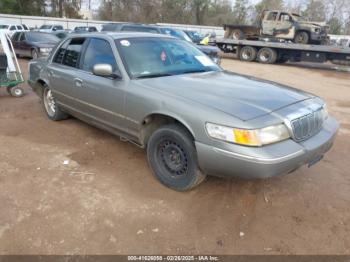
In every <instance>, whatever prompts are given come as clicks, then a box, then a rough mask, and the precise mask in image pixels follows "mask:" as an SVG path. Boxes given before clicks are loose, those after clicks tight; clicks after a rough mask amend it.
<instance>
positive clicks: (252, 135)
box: [206, 123, 290, 146]
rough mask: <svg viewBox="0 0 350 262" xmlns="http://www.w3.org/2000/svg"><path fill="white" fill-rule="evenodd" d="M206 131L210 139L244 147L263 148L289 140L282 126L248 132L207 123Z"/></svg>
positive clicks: (284, 127)
mask: <svg viewBox="0 0 350 262" xmlns="http://www.w3.org/2000/svg"><path fill="white" fill-rule="evenodd" d="M206 130H207V132H208V135H209V136H210V137H212V138H216V139H219V140H223V141H226V142H230V143H235V144H240V145H245V146H263V145H268V144H272V143H276V142H279V141H282V140H286V139H288V138H290V134H289V132H288V129H287V127H286V126H285V125H284V124H280V125H276V126H269V127H265V128H261V129H250V130H249V129H239V128H232V127H227V126H220V125H216V124H212V123H207V124H206Z"/></svg>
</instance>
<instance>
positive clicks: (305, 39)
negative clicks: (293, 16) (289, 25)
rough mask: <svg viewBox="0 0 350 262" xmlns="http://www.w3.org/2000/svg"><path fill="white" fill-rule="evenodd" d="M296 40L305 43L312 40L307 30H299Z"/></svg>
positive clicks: (298, 42)
mask: <svg viewBox="0 0 350 262" xmlns="http://www.w3.org/2000/svg"><path fill="white" fill-rule="evenodd" d="M294 42H295V43H297V44H304V45H307V44H309V42H310V37H309V34H308V33H307V32H304V31H302V32H298V33H297V34H296V35H295V38H294Z"/></svg>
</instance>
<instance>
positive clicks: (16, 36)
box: [11, 32, 22, 55]
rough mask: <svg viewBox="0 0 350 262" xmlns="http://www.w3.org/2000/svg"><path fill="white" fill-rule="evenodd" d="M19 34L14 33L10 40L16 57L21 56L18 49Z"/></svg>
mask: <svg viewBox="0 0 350 262" xmlns="http://www.w3.org/2000/svg"><path fill="white" fill-rule="evenodd" d="M21 34H22V33H21V32H16V33H14V35H13V36H12V38H11V42H12V45H13V48H14V49H15V53H16V55H21V50H20V49H19V38H20V36H21Z"/></svg>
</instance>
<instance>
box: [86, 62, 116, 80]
mask: <svg viewBox="0 0 350 262" xmlns="http://www.w3.org/2000/svg"><path fill="white" fill-rule="evenodd" d="M92 72H93V73H94V75H97V76H103V77H111V78H113V79H121V78H122V76H121V75H120V73H119V72H113V68H112V66H111V65H110V64H97V65H94V67H93V69H92Z"/></svg>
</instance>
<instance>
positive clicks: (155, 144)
mask: <svg viewBox="0 0 350 262" xmlns="http://www.w3.org/2000/svg"><path fill="white" fill-rule="evenodd" d="M147 157H148V162H149V165H150V166H151V168H152V170H153V173H154V175H155V176H156V178H157V179H158V180H159V181H160V182H161V183H162V184H164V185H166V186H167V187H169V188H171V189H174V190H177V191H186V190H190V189H192V188H193V187H195V186H197V185H199V184H200V183H201V182H203V180H204V179H205V177H206V176H205V175H204V174H203V173H202V172H201V171H200V169H199V166H198V161H197V152H196V148H195V145H194V141H193V138H192V137H191V135H190V134H189V133H188V132H187V131H186V130H185V129H184V128H182V127H181V126H179V125H176V124H171V125H166V126H163V127H161V128H160V129H158V130H157V131H155V132H154V133H153V134H152V136H151V137H150V139H149V141H148V144H147Z"/></svg>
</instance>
